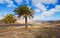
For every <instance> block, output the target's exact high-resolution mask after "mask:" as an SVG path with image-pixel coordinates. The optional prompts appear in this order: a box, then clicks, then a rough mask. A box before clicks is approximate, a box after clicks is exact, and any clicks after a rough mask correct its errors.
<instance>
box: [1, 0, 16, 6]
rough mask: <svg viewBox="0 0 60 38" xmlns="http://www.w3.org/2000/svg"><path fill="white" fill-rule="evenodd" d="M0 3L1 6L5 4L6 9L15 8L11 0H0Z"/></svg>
mask: <svg viewBox="0 0 60 38" xmlns="http://www.w3.org/2000/svg"><path fill="white" fill-rule="evenodd" d="M0 3H1V4H5V3H7V6H8V7H12V6H13V7H16V6H15V5H14V4H13V1H12V0H0Z"/></svg>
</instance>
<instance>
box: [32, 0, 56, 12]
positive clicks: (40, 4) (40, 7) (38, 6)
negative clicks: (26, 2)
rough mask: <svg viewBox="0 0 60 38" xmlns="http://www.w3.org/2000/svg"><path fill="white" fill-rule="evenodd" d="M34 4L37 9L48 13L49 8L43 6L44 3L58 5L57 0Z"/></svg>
mask: <svg viewBox="0 0 60 38" xmlns="http://www.w3.org/2000/svg"><path fill="white" fill-rule="evenodd" d="M32 2H33V4H34V5H35V6H36V7H37V8H39V9H41V10H43V11H46V10H47V7H45V6H44V5H43V3H44V4H56V3H57V0H38V1H37V0H32Z"/></svg>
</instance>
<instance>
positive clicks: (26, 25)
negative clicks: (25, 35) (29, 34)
mask: <svg viewBox="0 0 60 38" xmlns="http://www.w3.org/2000/svg"><path fill="white" fill-rule="evenodd" d="M25 28H28V26H27V16H26V17H25Z"/></svg>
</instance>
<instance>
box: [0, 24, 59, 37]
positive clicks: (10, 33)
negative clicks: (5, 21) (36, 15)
mask: <svg viewBox="0 0 60 38" xmlns="http://www.w3.org/2000/svg"><path fill="white" fill-rule="evenodd" d="M51 25H52V24H51ZM21 27H22V26H17V27H16V26H9V27H5V28H4V27H0V38H60V27H43V26H42V25H41V26H40V28H39V26H38V25H36V26H30V27H29V28H27V29H25V28H24V26H23V28H21Z"/></svg>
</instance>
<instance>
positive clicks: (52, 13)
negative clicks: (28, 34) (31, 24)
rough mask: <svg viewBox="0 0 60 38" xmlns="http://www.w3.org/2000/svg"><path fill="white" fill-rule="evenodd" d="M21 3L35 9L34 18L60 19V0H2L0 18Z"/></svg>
mask: <svg viewBox="0 0 60 38" xmlns="http://www.w3.org/2000/svg"><path fill="white" fill-rule="evenodd" d="M21 4H26V5H28V6H29V7H31V8H33V9H34V10H35V15H34V18H33V19H34V20H60V0H0V19H2V18H3V17H4V15H7V14H10V13H11V14H14V12H13V10H14V9H15V8H16V7H18V6H19V5H21Z"/></svg>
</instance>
